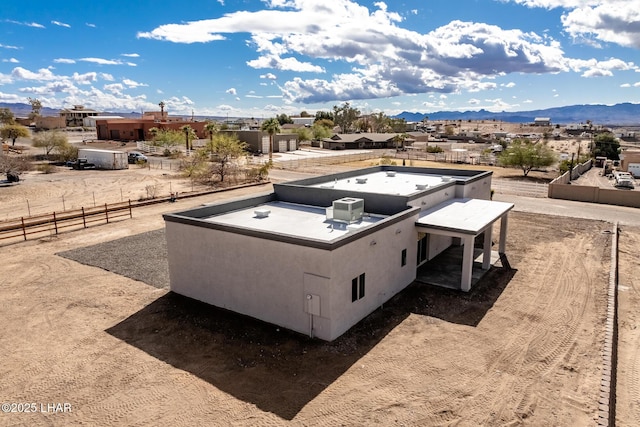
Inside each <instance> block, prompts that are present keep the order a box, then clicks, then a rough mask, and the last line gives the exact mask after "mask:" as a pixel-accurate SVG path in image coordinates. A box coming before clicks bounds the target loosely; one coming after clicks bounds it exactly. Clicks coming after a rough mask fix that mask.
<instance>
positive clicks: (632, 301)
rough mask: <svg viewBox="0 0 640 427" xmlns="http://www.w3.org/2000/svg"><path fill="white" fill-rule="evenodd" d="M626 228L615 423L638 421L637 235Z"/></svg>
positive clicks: (621, 254)
mask: <svg viewBox="0 0 640 427" xmlns="http://www.w3.org/2000/svg"><path fill="white" fill-rule="evenodd" d="M625 229H629V227H625ZM625 229H623V230H622V232H621V233H620V236H619V241H618V249H619V259H620V262H619V267H620V270H619V285H618V289H619V291H618V301H619V309H618V310H619V311H618V316H619V318H618V366H617V370H618V371H617V373H618V375H617V381H618V382H617V387H616V391H617V396H616V398H617V399H616V423H617V424H618V425H628V426H631V425H640V354H639V353H640V352H638V348H640V316H638V314H637V313H638V311H637V308H638V306H639V305H640V279H639V278H638V271H640V262H639V261H638V248H639V247H640V237H638V234H639V233H637V232H636V233H632V232H629V233H627V232H625V231H626V230H625ZM629 231H631V230H629Z"/></svg>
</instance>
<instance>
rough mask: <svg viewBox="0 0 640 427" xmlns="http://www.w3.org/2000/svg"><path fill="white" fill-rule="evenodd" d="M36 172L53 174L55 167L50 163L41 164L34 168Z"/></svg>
mask: <svg viewBox="0 0 640 427" xmlns="http://www.w3.org/2000/svg"><path fill="white" fill-rule="evenodd" d="M36 170H37V171H38V172H42V173H54V172H55V171H56V167H55V166H53V165H52V164H51V163H41V164H39V165H38V166H36Z"/></svg>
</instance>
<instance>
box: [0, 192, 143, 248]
mask: <svg viewBox="0 0 640 427" xmlns="http://www.w3.org/2000/svg"><path fill="white" fill-rule="evenodd" d="M131 209H132V204H131V201H130V200H129V201H127V202H120V203H113V204H106V203H105V204H104V206H96V207H91V208H84V207H82V208H80V209H74V210H68V211H63V212H52V213H50V214H43V215H36V216H30V217H26V218H25V217H21V218H16V219H11V220H7V221H2V222H0V241H4V240H10V241H11V240H13V241H17V240H28V239H38V238H43V237H46V236H52V235H57V234H59V233H61V232H62V231H69V230H77V229H80V228H88V227H89V226H91V225H93V224H108V223H109V222H112V221H115V220H118V219H120V218H123V217H128V218H131V217H132V212H131Z"/></svg>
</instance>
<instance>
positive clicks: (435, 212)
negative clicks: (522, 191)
mask: <svg viewBox="0 0 640 427" xmlns="http://www.w3.org/2000/svg"><path fill="white" fill-rule="evenodd" d="M512 208H513V203H505V202H494V201H490V200H481V199H452V200H447V201H445V202H442V203H440V204H439V205H436V206H434V207H432V208H430V209H427V210H424V211H423V212H421V213H420V216H419V218H418V221H416V226H418V227H419V229H420V230H421V231H425V232H430V233H438V234H447V235H457V234H460V235H478V234H480V233H481V232H482V231H484V230H485V229H486V228H487V227H488V226H490V225H491V224H493V223H494V222H495V221H496V220H498V219H499V218H501V217H502V216H503V215H504V214H506V213H507V212H509V211H510V210H511V209H512Z"/></svg>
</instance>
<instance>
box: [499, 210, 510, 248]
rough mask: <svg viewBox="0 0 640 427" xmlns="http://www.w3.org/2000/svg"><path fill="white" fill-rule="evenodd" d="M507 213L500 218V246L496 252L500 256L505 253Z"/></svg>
mask: <svg viewBox="0 0 640 427" xmlns="http://www.w3.org/2000/svg"><path fill="white" fill-rule="evenodd" d="M508 215H509V213H505V214H504V215H502V218H500V244H499V245H498V252H499V253H500V254H503V253H505V248H506V245H507V218H508V217H509V216H508Z"/></svg>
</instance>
